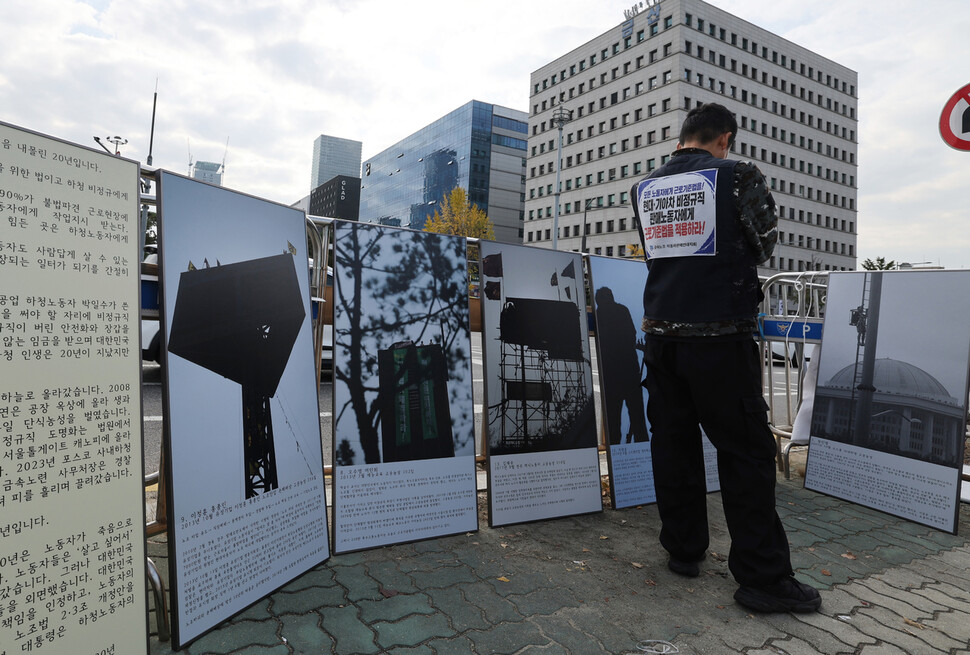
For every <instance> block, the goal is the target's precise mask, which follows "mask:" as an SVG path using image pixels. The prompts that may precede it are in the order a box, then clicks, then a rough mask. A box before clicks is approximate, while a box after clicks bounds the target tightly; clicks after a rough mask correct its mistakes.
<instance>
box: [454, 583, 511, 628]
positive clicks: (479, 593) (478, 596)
mask: <svg viewBox="0 0 970 655" xmlns="http://www.w3.org/2000/svg"><path fill="white" fill-rule="evenodd" d="M458 588H459V589H460V590H461V592H462V594H464V596H465V598H466V599H467V600H468V602H470V603H473V604H474V605H475V606H477V607H478V608H479V609H481V610H482V612H484V613H485V619H486V620H487V621H488V622H489V623H490V624H492V625H495V624H498V623H502V622H505V621H513V622H517V621H521V620H522V618H523V617H522V615H521V614H519V610H518V608H516V606H515V603H512V602H510V601H509V600H508V599H506V598H505V597H504V596H501V595H499V594H498V593H496V592H495V589H494V588H493V587H492V586H491V585H490V584H485V583H481V582H479V583H477V584H463V585H459V587H458Z"/></svg>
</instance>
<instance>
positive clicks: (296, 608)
mask: <svg viewBox="0 0 970 655" xmlns="http://www.w3.org/2000/svg"><path fill="white" fill-rule="evenodd" d="M271 598H272V601H273V604H272V606H271V607H270V611H271V612H272V613H273V614H274V615H276V616H279V615H282V614H302V613H304V612H312V611H313V610H316V609H320V608H322V607H335V606H338V605H342V604H344V603H346V602H347V599H346V596H345V595H344V590H343V588H342V587H338V586H333V587H307V588H305V589H301V590H299V591H293V592H282V591H281V592H277V593H275V594H273V595H272V596H271Z"/></svg>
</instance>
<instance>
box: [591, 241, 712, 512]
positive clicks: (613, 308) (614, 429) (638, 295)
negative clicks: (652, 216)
mask: <svg viewBox="0 0 970 655" xmlns="http://www.w3.org/2000/svg"><path fill="white" fill-rule="evenodd" d="M589 273H590V288H591V290H592V296H593V312H594V315H595V317H596V350H597V358H596V362H597V365H598V368H599V380H600V401H601V405H602V411H603V416H604V420H603V423H604V426H605V429H606V444H607V447H606V455H607V462H608V464H609V471H610V500H611V501H612V505H613V508H614V509H622V508H624V507H635V506H637V505H644V504H649V503H654V502H656V501H657V493H656V490H655V488H654V482H653V455H652V453H651V450H650V443H649V441H648V439H649V431H650V421H649V419H648V417H647V399H648V397H649V394H648V393H647V390H646V388H645V387H644V386H643V385H642V384H641V382H642V381H643V379H644V377H646V374H647V371H646V366H645V365H644V363H643V344H644V341H643V340H644V336H643V332H642V331H641V330H640V322H641V321H640V319H641V317H642V315H643V287H644V285H645V284H646V282H647V267H646V265H645V264H644V262H642V261H636V260H628V259H615V258H612V257H596V256H590V257H589ZM701 434H702V437H701V438H702V439H703V444H704V465H705V471H704V472H705V477H706V479H707V490H708V491H717V490H718V489H720V482H719V481H718V478H717V451H716V450H715V448H714V445H713V444H712V443H711V442H710V441H709V440H708V438H707V435H706V434H703V430H702V431H701Z"/></svg>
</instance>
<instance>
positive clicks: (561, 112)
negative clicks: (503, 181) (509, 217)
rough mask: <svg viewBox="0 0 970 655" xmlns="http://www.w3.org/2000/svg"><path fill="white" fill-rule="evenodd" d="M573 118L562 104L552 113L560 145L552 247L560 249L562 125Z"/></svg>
mask: <svg viewBox="0 0 970 655" xmlns="http://www.w3.org/2000/svg"><path fill="white" fill-rule="evenodd" d="M572 119H573V113H572V112H571V111H569V110H568V109H565V108H564V107H562V106H560V107H559V108H558V109H556V111H554V112H553V113H552V124H553V125H555V126H556V127H557V128H558V129H559V147H558V148H557V154H556V201H555V203H554V206H553V208H552V216H553V219H552V249H553V250H558V249H559V195H560V193H561V192H562V185H561V183H560V178H561V172H562V127H563V125H565V124H566V123H568V122H569V121H571V120H572Z"/></svg>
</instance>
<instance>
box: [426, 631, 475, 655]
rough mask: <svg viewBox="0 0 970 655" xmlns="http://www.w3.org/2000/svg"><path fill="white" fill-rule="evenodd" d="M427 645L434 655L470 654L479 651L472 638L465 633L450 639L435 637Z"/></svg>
mask: <svg viewBox="0 0 970 655" xmlns="http://www.w3.org/2000/svg"><path fill="white" fill-rule="evenodd" d="M427 646H428V647H429V648H430V649H431V650H432V652H434V655H469V653H476V652H477V651H476V650H475V647H474V645H473V644H472V642H471V640H470V639H469V638H468V637H465V636H464V635H460V636H457V637H452V638H450V639H433V640H431V641H429V642H428V644H427Z"/></svg>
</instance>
